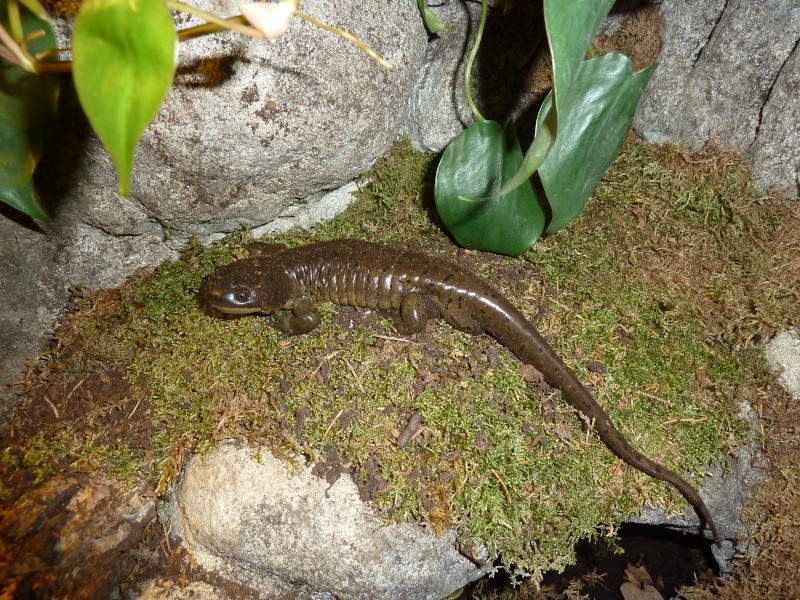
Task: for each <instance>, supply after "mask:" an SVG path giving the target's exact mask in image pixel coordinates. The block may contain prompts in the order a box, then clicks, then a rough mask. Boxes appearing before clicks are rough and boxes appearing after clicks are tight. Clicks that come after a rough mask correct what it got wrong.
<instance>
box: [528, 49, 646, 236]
mask: <svg viewBox="0 0 800 600" xmlns="http://www.w3.org/2000/svg"><path fill="white" fill-rule="evenodd" d="M655 67H656V65H655V64H653V65H650V66H649V67H647V68H646V69H643V70H641V71H639V72H637V73H633V66H632V64H631V61H630V59H629V58H628V57H627V56H625V55H624V54H620V53H618V52H612V53H610V54H606V55H604V56H601V57H599V58H593V59H590V60H587V61H584V62H582V63H581V64H580V66H579V67H578V70H577V72H576V74H575V80H574V81H573V84H572V87H571V89H570V93H569V94H568V95H565V96H562V104H561V106H560V107H559V111H558V120H559V129H558V135H557V137H556V141H555V143H554V144H553V146H552V148H551V149H550V152H549V154H548V155H547V157H546V158H545V160H544V162H543V163H542V165H541V167H539V177H540V178H541V181H542V186H543V187H544V190H545V194H546V196H547V201H548V202H549V203H550V208H551V210H552V218H551V221H550V223H549V224H548V226H547V233H548V234H551V233H555V232H556V231H558V230H559V229H561V228H562V227H564V225H566V224H567V223H569V222H570V221H572V220H573V219H574V218H575V217H576V216H577V215H578V213H579V212H580V211H581V209H582V208H583V207H584V205H585V204H586V202H587V201H588V199H589V196H590V195H591V194H592V192H593V191H594V188H595V187H596V186H597V184H598V183H599V182H600V179H601V178H602V177H603V174H604V173H605V172H606V171H607V170H608V168H609V167H610V166H611V163H612V162H614V158H615V157H616V156H617V152H618V151H619V147H620V145H621V144H622V140H623V139H624V138H625V135H626V134H627V132H628V129H629V128H630V125H631V121H632V120H633V115H634V113H635V111H636V106H637V104H638V103H639V97H640V96H641V94H642V91H643V90H644V88H645V86H646V85H647V82H648V81H649V80H650V76H651V75H652V73H653V70H654V69H655Z"/></svg>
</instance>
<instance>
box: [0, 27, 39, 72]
mask: <svg viewBox="0 0 800 600" xmlns="http://www.w3.org/2000/svg"><path fill="white" fill-rule="evenodd" d="M0 43H2V44H3V45H4V46H5V48H3V58H5V59H6V60H8V61H9V62H10V63H13V64H15V65H16V66H18V67H19V68H20V69H23V70H25V71H29V72H30V73H36V64H35V61H32V60H31V58H30V56H28V55H27V53H26V52H25V50H24V48H22V46H20V45H19V44H18V43H17V42H15V41H14V39H13V38H12V37H11V36H10V35H9V33H8V31H6V28H5V27H3V25H2V24H1V23H0Z"/></svg>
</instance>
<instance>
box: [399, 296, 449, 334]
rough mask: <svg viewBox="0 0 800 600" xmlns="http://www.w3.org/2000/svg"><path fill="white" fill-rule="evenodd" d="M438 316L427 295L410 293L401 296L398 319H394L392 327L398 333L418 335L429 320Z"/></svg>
mask: <svg viewBox="0 0 800 600" xmlns="http://www.w3.org/2000/svg"><path fill="white" fill-rule="evenodd" d="M438 316H439V310H438V309H437V308H436V304H435V303H434V302H433V300H432V299H431V297H430V296H429V295H427V294H420V293H412V294H406V295H405V296H403V299H402V301H401V303H400V318H399V319H398V318H395V320H394V326H395V328H396V329H397V331H398V333H402V334H410V333H419V332H420V331H422V330H423V329H425V326H426V325H427V324H428V320H429V319H435V318H436V317H438Z"/></svg>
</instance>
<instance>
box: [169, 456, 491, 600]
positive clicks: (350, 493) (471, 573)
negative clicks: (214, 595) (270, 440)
mask: <svg viewBox="0 0 800 600" xmlns="http://www.w3.org/2000/svg"><path fill="white" fill-rule="evenodd" d="M167 514H168V515H171V518H172V519H173V520H174V528H173V531H174V532H176V533H178V534H179V535H180V536H181V537H182V538H183V540H184V543H185V545H186V547H187V548H188V549H189V551H190V552H191V553H192V555H193V557H194V559H195V560H196V561H197V562H198V563H199V564H200V565H201V566H202V567H204V568H206V569H209V570H212V571H216V572H218V573H219V574H220V575H221V576H222V577H224V578H227V579H230V580H232V581H234V582H236V583H238V584H240V585H242V584H247V585H248V586H251V587H254V588H256V589H260V590H262V589H265V590H268V591H267V592H261V593H262V597H266V598H270V597H278V596H276V595H275V593H274V592H271V591H269V590H274V589H275V585H276V584H279V585H281V586H286V585H287V584H292V585H294V586H297V587H298V588H300V591H302V592H303V593H310V592H313V593H316V594H330V595H331V596H332V597H335V598H339V599H340V600H344V599H347V598H353V599H355V598H363V599H365V600H366V599H370V600H379V599H381V598H386V599H392V600H402V599H404V598H407V599H409V600H421V599H423V598H430V599H435V598H444V597H445V596H447V595H448V594H450V593H452V592H453V591H454V590H457V589H459V588H461V587H463V586H464V585H466V584H467V583H469V582H470V581H473V580H474V579H477V578H479V577H481V576H482V575H483V574H485V573H486V571H487V568H488V566H486V565H485V566H483V567H478V566H476V565H475V564H473V563H472V562H470V561H469V560H467V559H466V558H464V557H463V556H462V555H461V554H459V553H458V551H457V550H456V548H455V540H454V534H453V533H452V532H449V533H446V534H445V535H443V536H439V537H437V536H436V535H434V534H433V533H432V532H430V531H428V530H426V529H423V528H422V527H419V526H417V525H412V524H390V523H387V522H385V521H384V520H382V519H381V517H380V516H378V515H376V514H375V513H374V512H373V511H372V509H370V508H369V507H368V506H367V505H366V504H364V503H363V502H362V501H361V500H360V499H359V495H358V490H357V488H356V486H355V484H354V483H353V481H352V479H350V477H349V476H347V475H343V476H342V477H340V478H339V480H338V481H336V482H335V483H334V484H332V485H330V484H328V483H327V482H326V481H325V480H324V479H320V478H319V477H317V476H315V475H313V474H312V473H311V469H310V468H298V469H296V470H294V471H293V470H292V469H291V467H290V466H288V465H287V464H286V463H284V462H281V461H279V460H277V459H275V458H273V457H272V456H271V455H270V454H269V453H268V452H267V451H266V450H264V449H261V450H259V449H258V448H255V447H249V446H244V445H236V444H233V443H227V444H223V445H221V446H219V447H217V448H216V449H215V450H214V451H213V452H212V453H211V454H210V455H209V456H208V457H206V458H205V460H203V459H202V458H200V457H197V456H195V457H193V458H192V459H191V461H190V463H189V464H188V466H187V467H186V469H185V471H184V473H183V476H182V478H181V481H180V483H179V485H178V486H177V489H176V490H175V492H174V498H173V500H172V504H171V506H170V507H169V509H168V510H167Z"/></svg>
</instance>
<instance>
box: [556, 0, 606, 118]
mask: <svg viewBox="0 0 800 600" xmlns="http://www.w3.org/2000/svg"><path fill="white" fill-rule="evenodd" d="M613 5H614V0H588V1H587V0H581V1H580V2H575V1H574V0H545V2H544V22H545V27H546V29H547V42H548V44H549V45H550V56H552V58H553V92H554V95H555V103H556V110H557V111H558V113H559V119H558V120H559V122H560V121H561V115H560V113H561V103H562V102H563V101H564V97H565V96H566V95H567V94H569V93H570V92H569V88H570V86H571V85H572V82H573V81H574V79H575V74H576V72H577V71H578V68H579V66H580V64H581V61H582V60H583V58H584V56H585V55H586V50H587V49H588V48H589V44H590V43H591V41H592V38H593V37H594V36H595V35H596V34H597V31H598V29H600V24H601V23H602V22H603V19H605V18H606V15H607V14H608V11H610V10H611V7H612V6H613Z"/></svg>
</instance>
